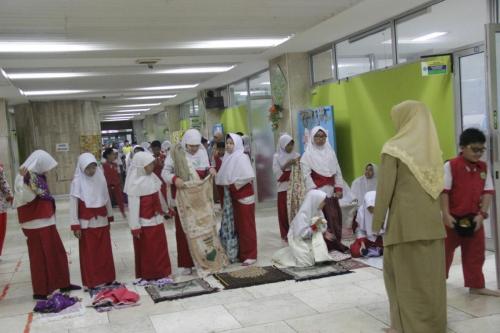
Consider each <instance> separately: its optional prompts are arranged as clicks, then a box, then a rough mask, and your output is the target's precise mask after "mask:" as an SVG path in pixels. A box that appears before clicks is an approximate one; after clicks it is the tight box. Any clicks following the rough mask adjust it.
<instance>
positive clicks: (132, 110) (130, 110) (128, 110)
mask: <svg viewBox="0 0 500 333" xmlns="http://www.w3.org/2000/svg"><path fill="white" fill-rule="evenodd" d="M149 110H151V109H149V108H148V109H127V110H116V111H115V110H113V112H145V111H149ZM106 112H110V111H109V110H101V113H106Z"/></svg>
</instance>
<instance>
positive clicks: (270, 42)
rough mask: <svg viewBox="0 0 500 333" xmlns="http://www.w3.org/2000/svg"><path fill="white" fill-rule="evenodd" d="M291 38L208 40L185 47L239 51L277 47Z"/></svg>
mask: <svg viewBox="0 0 500 333" xmlns="http://www.w3.org/2000/svg"><path fill="white" fill-rule="evenodd" d="M290 38H291V36H289V37H286V38H248V39H226V40H224V39H221V40H207V41H201V42H194V43H189V44H187V45H186V46H185V47H186V48H188V49H238V48H261V47H275V46H278V45H280V44H282V43H284V42H286V41H287V40H289V39H290Z"/></svg>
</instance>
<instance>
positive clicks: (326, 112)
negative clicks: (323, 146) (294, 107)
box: [297, 106, 337, 154]
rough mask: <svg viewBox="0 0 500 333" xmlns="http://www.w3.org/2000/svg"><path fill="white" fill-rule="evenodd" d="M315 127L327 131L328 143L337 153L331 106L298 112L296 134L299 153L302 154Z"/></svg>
mask: <svg viewBox="0 0 500 333" xmlns="http://www.w3.org/2000/svg"><path fill="white" fill-rule="evenodd" d="M315 126H321V127H323V128H325V129H326V130H327V131H328V142H330V145H331V146H332V148H333V149H335V151H337V145H336V138H335V117H334V112H333V106H321V107H319V108H315V109H308V110H302V111H299V114H298V121H297V132H298V133H299V138H300V140H299V148H300V153H301V154H303V153H304V151H305V146H306V144H307V143H308V142H309V138H310V132H311V130H312V129H313V127H315Z"/></svg>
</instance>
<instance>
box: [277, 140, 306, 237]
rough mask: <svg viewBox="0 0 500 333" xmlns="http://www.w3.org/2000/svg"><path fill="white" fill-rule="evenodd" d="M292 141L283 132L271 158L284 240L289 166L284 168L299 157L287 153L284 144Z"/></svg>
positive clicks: (294, 153) (296, 154)
mask: <svg viewBox="0 0 500 333" xmlns="http://www.w3.org/2000/svg"><path fill="white" fill-rule="evenodd" d="M291 141H293V138H292V137H291V136H290V135H288V134H284V135H282V136H281V137H280V139H279V144H278V149H277V150H278V152H277V153H276V154H274V158H273V172H274V175H275V177H276V180H277V182H278V188H277V190H278V202H277V204H278V222H279V227H280V235H281V239H283V240H285V239H286V238H287V235H288V229H289V220H288V208H287V192H288V187H289V186H290V174H291V172H292V171H291V168H286V169H285V168H284V166H285V164H286V163H288V162H289V161H291V160H293V159H296V158H298V157H300V155H299V154H298V153H296V152H291V153H287V152H286V150H285V148H286V146H287V145H288V144H289V143H290V142H291Z"/></svg>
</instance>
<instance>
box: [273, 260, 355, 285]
mask: <svg viewBox="0 0 500 333" xmlns="http://www.w3.org/2000/svg"><path fill="white" fill-rule="evenodd" d="M279 270H281V271H282V272H284V273H286V274H289V275H292V276H293V278H294V279H295V281H306V280H314V279H321V278H324V277H328V276H336V275H343V274H349V273H352V272H351V271H349V270H347V269H345V268H344V267H342V266H341V265H339V264H337V263H321V264H317V265H314V266H310V267H282V268H281V267H280V268H279Z"/></svg>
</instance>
